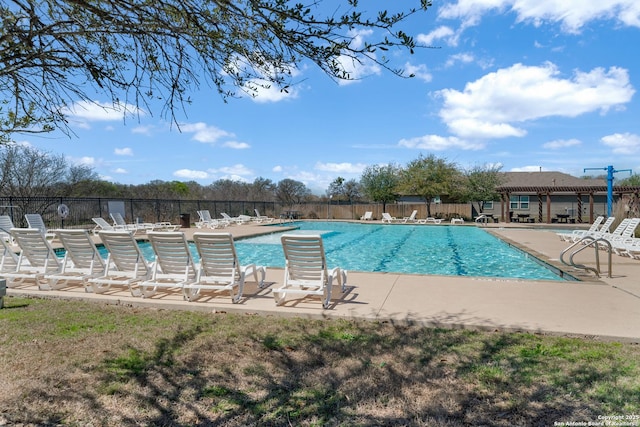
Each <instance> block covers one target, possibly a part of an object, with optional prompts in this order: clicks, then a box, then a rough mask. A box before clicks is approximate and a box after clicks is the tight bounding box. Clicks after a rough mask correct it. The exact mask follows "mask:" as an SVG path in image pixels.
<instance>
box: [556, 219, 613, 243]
mask: <svg viewBox="0 0 640 427" xmlns="http://www.w3.org/2000/svg"><path fill="white" fill-rule="evenodd" d="M610 219H611V221H610V222H609V224H608V225H607V230H608V229H609V226H610V225H611V223H612V222H613V220H614V219H615V218H613V217H610ZM603 221H604V216H602V215H601V216H598V217H597V218H596V219H595V220H594V221H593V224H591V226H590V227H589V229H588V230H573V231H571V232H570V233H566V232H565V233H556V234H557V235H558V237H559V238H560V240H562V241H563V242H577V241H578V240H580V239H582V238H583V237H585V236H587V235H589V234H591V233H595V232H596V231H598V229H599V227H600V224H602V222H603Z"/></svg>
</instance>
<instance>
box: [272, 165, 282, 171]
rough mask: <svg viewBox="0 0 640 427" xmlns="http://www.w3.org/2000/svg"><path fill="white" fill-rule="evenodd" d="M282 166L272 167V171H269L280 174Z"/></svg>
mask: <svg viewBox="0 0 640 427" xmlns="http://www.w3.org/2000/svg"><path fill="white" fill-rule="evenodd" d="M282 170H283V169H282V166H280V165H278V166H274V167H273V169H271V171H273V172H282Z"/></svg>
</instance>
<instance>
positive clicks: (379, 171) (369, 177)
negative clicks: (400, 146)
mask: <svg viewBox="0 0 640 427" xmlns="http://www.w3.org/2000/svg"><path fill="white" fill-rule="evenodd" d="M399 181H400V168H399V167H398V166H395V165H392V164H388V165H373V166H367V167H366V168H365V170H364V171H362V176H361V177H360V188H361V190H362V193H364V195H365V196H366V197H368V198H369V199H371V200H372V201H374V202H379V203H382V210H383V211H386V210H387V203H391V202H395V201H396V200H398V190H397V187H398V183H399Z"/></svg>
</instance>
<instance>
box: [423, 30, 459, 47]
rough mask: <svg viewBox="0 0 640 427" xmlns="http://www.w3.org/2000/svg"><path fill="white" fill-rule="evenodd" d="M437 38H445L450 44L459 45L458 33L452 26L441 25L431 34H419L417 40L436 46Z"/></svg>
mask: <svg viewBox="0 0 640 427" xmlns="http://www.w3.org/2000/svg"><path fill="white" fill-rule="evenodd" d="M437 40H444V41H445V42H446V43H447V44H448V45H449V46H457V45H458V34H457V33H456V32H455V31H454V30H453V29H452V28H450V27H447V26H444V25H443V26H440V27H438V28H436V29H435V30H433V31H431V32H430V33H429V34H418V35H417V36H416V41H417V42H418V43H419V44H422V45H425V46H434V45H435V44H436V41H437Z"/></svg>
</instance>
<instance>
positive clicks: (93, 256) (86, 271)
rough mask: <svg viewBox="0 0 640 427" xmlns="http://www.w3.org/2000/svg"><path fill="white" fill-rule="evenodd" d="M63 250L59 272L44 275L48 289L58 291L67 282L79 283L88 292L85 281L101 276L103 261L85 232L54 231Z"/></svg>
mask: <svg viewBox="0 0 640 427" xmlns="http://www.w3.org/2000/svg"><path fill="white" fill-rule="evenodd" d="M55 233H56V235H57V236H58V239H60V243H62V246H63V247H64V250H65V255H64V259H63V260H62V267H61V269H60V271H57V272H55V273H52V274H45V276H44V277H45V279H47V282H48V283H47V284H48V286H49V288H50V289H60V288H63V287H65V286H67V285H68V284H69V282H79V283H81V284H82V285H83V286H84V288H85V290H86V291H90V289H91V288H90V287H89V285H88V284H87V280H88V279H90V278H92V277H97V276H101V275H103V274H104V271H105V269H106V265H105V261H104V259H103V258H102V256H101V255H100V252H99V251H98V248H96V245H95V243H94V242H93V240H91V236H89V232H88V231H87V230H78V229H75V230H74V229H70V230H55Z"/></svg>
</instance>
